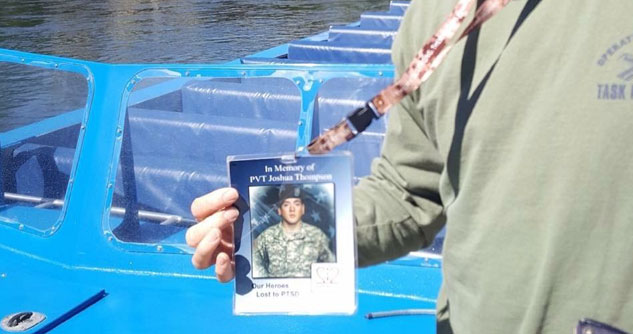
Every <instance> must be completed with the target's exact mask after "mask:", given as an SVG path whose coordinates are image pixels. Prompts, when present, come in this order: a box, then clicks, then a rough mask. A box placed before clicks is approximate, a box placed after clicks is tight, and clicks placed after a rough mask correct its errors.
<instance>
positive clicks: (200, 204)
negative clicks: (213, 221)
mask: <svg viewBox="0 0 633 334" xmlns="http://www.w3.org/2000/svg"><path fill="white" fill-rule="evenodd" d="M237 198H238V194H237V190H235V189H233V188H220V189H217V190H215V191H212V192H210V193H208V194H206V195H204V196H201V197H198V198H196V199H194V200H193V202H191V213H192V214H193V216H194V217H196V219H197V220H198V221H200V220H203V219H205V218H206V217H208V216H210V215H212V214H213V213H215V212H216V211H219V210H222V209H224V208H226V207H227V206H231V205H233V203H235V201H237Z"/></svg>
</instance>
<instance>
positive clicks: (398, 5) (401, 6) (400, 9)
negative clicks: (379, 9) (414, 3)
mask: <svg viewBox="0 0 633 334" xmlns="http://www.w3.org/2000/svg"><path fill="white" fill-rule="evenodd" d="M409 4H410V2H409V1H391V3H390V4H389V12H390V13H394V14H400V15H404V13H405V12H406V11H407V9H408V8H409Z"/></svg>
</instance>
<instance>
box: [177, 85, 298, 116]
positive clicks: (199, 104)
mask: <svg viewBox="0 0 633 334" xmlns="http://www.w3.org/2000/svg"><path fill="white" fill-rule="evenodd" d="M182 110H183V112H184V113H197V114H207V115H216V116H232V117H237V118H251V119H267V120H279V121H289V122H294V123H295V124H296V123H297V122H298V121H299V114H300V111H301V92H300V91H299V89H298V88H297V87H296V86H295V85H294V84H293V83H292V81H290V80H288V79H284V78H249V79H224V80H222V79H213V80H201V81H194V82H192V83H190V84H187V85H186V86H184V87H183V88H182Z"/></svg>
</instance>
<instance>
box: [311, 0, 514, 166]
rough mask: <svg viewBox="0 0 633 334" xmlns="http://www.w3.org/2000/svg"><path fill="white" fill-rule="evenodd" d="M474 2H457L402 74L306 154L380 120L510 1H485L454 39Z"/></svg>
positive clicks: (318, 151) (326, 147) (329, 146)
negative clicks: (468, 36) (375, 120)
mask: <svg viewBox="0 0 633 334" xmlns="http://www.w3.org/2000/svg"><path fill="white" fill-rule="evenodd" d="M475 2H476V0H459V1H458V2H457V4H456V5H455V8H453V11H452V12H451V14H450V15H449V16H448V18H447V19H446V20H445V21H444V23H442V25H441V26H440V28H439V29H438V30H437V31H436V32H435V34H434V35H433V36H432V37H431V38H430V39H429V40H428V41H427V42H426V43H425V44H424V46H423V47H422V49H420V51H418V53H417V55H416V56H415V58H414V59H413V61H412V62H411V64H409V67H408V68H407V70H406V71H405V72H404V74H402V76H401V77H400V78H399V79H398V80H397V81H396V82H394V83H393V84H391V85H389V86H388V87H387V88H385V89H383V90H382V91H380V93H378V95H376V96H374V97H373V98H372V99H371V100H369V101H368V102H367V103H366V104H365V106H363V107H362V108H358V109H356V110H354V111H353V112H351V113H350V114H348V115H347V116H346V117H345V118H344V119H343V120H342V121H340V122H339V123H338V124H336V125H335V126H334V127H333V128H331V129H329V130H327V131H326V132H325V133H323V134H322V135H321V136H319V137H317V138H315V139H314V140H313V141H312V142H311V143H310V144H309V145H308V151H309V152H310V153H311V154H324V153H328V152H330V151H331V150H333V149H334V148H335V147H337V146H339V145H341V144H343V143H345V142H347V141H349V140H351V139H353V138H354V137H356V136H357V135H358V134H359V133H361V132H363V131H364V130H365V129H366V128H367V127H368V126H369V124H371V122H372V121H373V120H374V119H378V118H380V117H382V116H383V115H384V114H386V113H387V111H389V108H391V107H392V106H394V105H396V104H398V103H399V102H400V101H401V100H402V99H403V98H404V97H405V96H407V95H408V94H409V93H411V92H412V91H414V90H416V89H417V88H418V87H420V85H421V84H422V83H423V82H424V81H426V80H427V79H428V78H429V76H430V75H431V74H432V73H433V71H434V70H435V69H436V68H437V67H438V66H439V65H440V64H441V63H442V61H443V60H444V58H445V57H446V55H447V54H448V52H449V51H450V50H451V48H452V47H453V45H455V43H457V42H458V41H459V40H461V39H462V38H464V37H465V36H466V35H468V34H469V33H470V32H471V31H473V30H475V29H477V28H479V27H480V26H481V25H482V24H483V23H484V22H485V21H486V20H488V19H489V18H490V17H492V16H493V15H494V14H496V13H497V12H499V11H500V10H501V9H502V8H503V7H504V6H505V5H507V4H508V2H510V0H485V2H484V3H483V4H482V5H481V6H480V7H479V8H478V9H477V12H476V13H475V17H474V19H473V20H472V21H471V22H470V24H469V25H468V26H467V27H466V29H464V32H463V33H462V34H461V35H460V36H459V38H457V39H454V37H455V35H456V34H457V31H458V30H459V28H460V27H461V26H462V23H463V22H464V20H465V19H466V16H468V13H469V12H470V9H471V8H472V7H473V5H474V4H475Z"/></svg>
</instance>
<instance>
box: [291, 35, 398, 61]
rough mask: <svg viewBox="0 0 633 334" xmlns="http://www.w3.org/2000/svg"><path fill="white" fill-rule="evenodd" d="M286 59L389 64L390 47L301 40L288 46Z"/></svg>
mask: <svg viewBox="0 0 633 334" xmlns="http://www.w3.org/2000/svg"><path fill="white" fill-rule="evenodd" d="M288 58H289V59H296V60H303V61H325V62H331V63H358V64H389V63H391V46H390V45H384V46H380V47H378V46H376V45H369V44H368V45H363V44H349V43H341V42H338V41H331V42H330V41H306V40H301V41H296V42H292V43H290V44H289V45H288Z"/></svg>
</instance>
